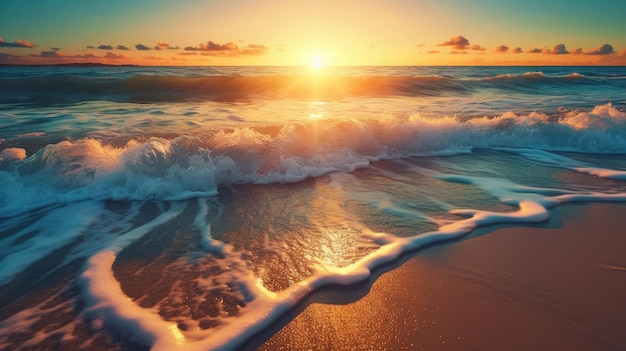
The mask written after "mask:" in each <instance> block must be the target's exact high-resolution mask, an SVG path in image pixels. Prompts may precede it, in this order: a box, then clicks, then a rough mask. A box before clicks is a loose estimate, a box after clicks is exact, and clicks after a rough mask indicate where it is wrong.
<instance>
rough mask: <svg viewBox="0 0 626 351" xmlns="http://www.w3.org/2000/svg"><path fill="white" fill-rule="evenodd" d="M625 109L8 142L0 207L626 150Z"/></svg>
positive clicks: (7, 210) (11, 209)
mask: <svg viewBox="0 0 626 351" xmlns="http://www.w3.org/2000/svg"><path fill="white" fill-rule="evenodd" d="M625 134H626V113H625V112H623V111H620V110H618V109H616V108H615V107H613V106H611V104H606V105H599V106H596V107H595V108H594V109H593V110H592V111H589V112H581V111H571V112H568V113H566V114H565V115H563V116H560V117H558V118H555V117H554V116H548V115H545V114H540V113H531V114H527V115H517V114H515V113H512V112H508V113H505V114H503V115H501V116H498V117H495V118H488V117H483V118H474V119H469V120H465V121H463V120H459V119H455V118H452V117H442V118H426V117H422V116H420V115H413V116H409V117H396V116H386V117H380V118H377V119H369V120H357V119H348V118H344V119H337V120H312V121H309V122H302V123H287V124H278V125H270V126H258V127H246V128H234V129H222V130H219V131H214V132H207V133H205V134H198V135H187V134H180V135H178V136H174V137H171V138H163V137H152V138H149V139H148V140H146V141H136V140H130V141H128V142H127V143H126V144H125V145H122V146H114V145H111V144H108V143H107V142H105V141H101V140H96V139H91V138H84V139H79V140H73V141H71V140H66V141H62V142H59V143H56V144H51V145H48V146H46V147H44V148H42V149H40V150H39V151H37V152H35V153H33V154H32V155H30V156H29V157H26V152H25V150H22V149H19V148H12V149H5V150H3V152H2V156H3V157H5V159H4V161H2V160H0V183H2V184H3V187H2V189H0V212H1V213H2V216H9V215H12V214H14V213H15V212H16V211H17V212H21V211H27V210H29V209H33V208H37V207H41V206H47V205H50V204H55V203H59V202H75V201H81V200H85V199H117V200H120V199H130V200H149V199H162V200H179V199H186V198H192V197H197V196H213V195H215V194H217V192H218V189H219V187H220V186H228V185H232V184H242V183H247V184H250V183H253V184H269V183H294V182H299V181H302V180H304V179H307V178H310V177H319V176H321V175H325V174H328V173H330V172H336V171H346V172H350V171H354V170H355V169H357V168H362V167H367V166H368V165H369V164H370V163H371V162H374V161H378V160H382V159H394V158H404V157H410V156H441V155H453V154H460V153H470V152H471V150H472V149H475V148H497V147H519V148H536V149H543V150H562V151H578V152H588V153H608V154H611V153H613V154H616V153H624V150H626V139H625V138H624V135H625Z"/></svg>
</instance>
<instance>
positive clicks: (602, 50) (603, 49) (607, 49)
mask: <svg viewBox="0 0 626 351" xmlns="http://www.w3.org/2000/svg"><path fill="white" fill-rule="evenodd" d="M614 53H615V50H613V46H612V45H611V44H604V45H602V46H598V47H597V48H595V49H591V50H589V51H587V52H585V55H611V54H614Z"/></svg>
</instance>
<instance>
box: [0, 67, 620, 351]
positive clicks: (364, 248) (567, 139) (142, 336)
mask: <svg viewBox="0 0 626 351" xmlns="http://www.w3.org/2000/svg"><path fill="white" fill-rule="evenodd" d="M1 69H2V70H3V73H4V75H3V78H2V79H0V91H2V98H1V100H0V126H1V129H0V157H1V158H2V161H1V162H0V184H1V187H0V210H1V212H0V219H1V220H0V257H1V258H0V263H1V264H2V267H3V270H2V272H0V286H1V287H2V288H1V289H0V291H1V292H0V301H1V303H0V306H3V307H1V308H0V326H1V328H0V345H2V347H3V348H9V349H29V348H36V349H46V348H55V347H62V348H65V349H79V348H87V347H89V348H90V349H138V348H152V349H154V350H171V349H176V348H180V349H185V350H195V349H197V350H206V349H236V348H237V347H239V346H242V345H245V343H246V340H247V339H248V338H250V337H252V336H254V335H255V334H256V333H257V332H259V331H260V330H262V329H263V328H265V327H267V326H269V325H271V324H272V323H273V322H274V321H276V320H277V319H279V318H280V317H281V316H282V315H284V314H285V313H286V312H288V311H290V310H291V309H293V308H294V306H296V305H297V304H298V303H299V302H300V301H302V299H303V298H304V297H306V296H308V295H309V294H311V293H313V292H315V291H316V290H317V289H320V288H322V287H324V286H328V285H330V284H342V285H350V284H355V283H358V282H362V281H364V280H366V279H367V278H368V277H369V275H370V272H371V270H372V269H374V268H376V267H379V266H381V265H382V264H384V263H387V262H393V261H394V260H396V259H397V258H398V257H399V256H400V255H402V254H403V253H406V252H415V250H417V249H418V248H420V247H423V246H424V245H428V244H431V243H436V242H443V241H448V240H454V239H458V238H462V237H464V236H465V235H467V234H468V233H469V232H471V231H472V230H473V229H474V228H476V227H477V226H484V225H487V224H493V223H529V222H530V223H534V222H542V221H545V220H547V219H548V218H549V216H550V213H549V209H551V208H553V207H555V206H558V205H560V204H563V203H571V202H579V201H620V202H621V201H625V200H626V182H624V180H625V179H626V138H625V136H626V133H625V132H626V113H625V112H624V111H623V107H624V101H626V93H625V92H626V89H624V88H625V87H626V83H625V82H626V71H624V69H623V68H602V67H601V68H589V67H583V68H571V67H568V68H552V67H550V68H537V67H534V68H532V70H530V69H527V68H518V67H515V68H511V67H500V68H491V67H486V68H479V67H473V68H471V67H465V68H406V67H401V68H361V69H357V68H350V69H347V68H346V69H343V71H342V70H340V69H335V70H334V71H327V72H304V73H303V72H296V71H295V69H294V68H203V69H189V68H147V67H146V68H143V67H123V68H122V67H115V68H97V69H95V68H93V69H91V68H71V67H55V68H51V67H48V68H42V67H30V68H7V67H3V68H1ZM539 71H541V73H538V72H539ZM59 87H62V89H60V88H59ZM235 93H236V94H235ZM607 98H610V100H609V101H607V100H606V99H607ZM418 254H419V253H418Z"/></svg>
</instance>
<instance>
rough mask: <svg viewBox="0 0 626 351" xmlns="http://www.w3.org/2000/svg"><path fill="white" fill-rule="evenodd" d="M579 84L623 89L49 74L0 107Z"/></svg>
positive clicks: (5, 88) (590, 81)
mask: <svg viewBox="0 0 626 351" xmlns="http://www.w3.org/2000/svg"><path fill="white" fill-rule="evenodd" d="M580 84H584V85H597V86H606V85H609V86H616V87H620V88H626V79H624V78H619V77H612V78H610V79H609V78H607V77H587V76H585V75H582V74H579V73H571V74H568V75H565V76H547V75H545V74H543V73H541V72H527V73H524V74H513V75H512V74H505V75H497V76H492V77H486V78H471V79H470V78H453V77H445V76H439V75H435V76H334V75H324V74H319V75H315V74H307V75H271V76H270V75H268V76H243V75H219V76H203V77H182V76H165V75H141V74H140V75H133V76H131V77H128V78H110V77H94V78H88V77H77V76H48V77H27V78H8V79H0V93H1V94H0V96H1V97H0V103H25V104H54V103H76V102H80V101H89V100H110V101H123V102H172V101H202V100H214V101H237V100H247V99H254V98H267V99H276V98H309V99H342V98H348V97H372V96H446V95H450V94H452V95H457V94H466V93H471V92H475V91H477V90H480V89H484V88H498V89H502V88H508V89H511V88H513V89H516V88H521V89H525V90H527V89H533V91H537V92H541V91H542V89H545V88H546V87H548V88H549V87H550V86H553V85H557V86H559V87H562V86H564V85H566V86H567V85H573V86H574V87H575V86H577V85H580Z"/></svg>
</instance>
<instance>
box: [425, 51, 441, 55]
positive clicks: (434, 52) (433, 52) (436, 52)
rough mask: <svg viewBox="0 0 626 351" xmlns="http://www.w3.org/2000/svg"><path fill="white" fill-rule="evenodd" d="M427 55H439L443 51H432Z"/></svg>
mask: <svg viewBox="0 0 626 351" xmlns="http://www.w3.org/2000/svg"><path fill="white" fill-rule="evenodd" d="M426 53H427V54H439V53H441V51H439V50H430V51H428V52H426Z"/></svg>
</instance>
